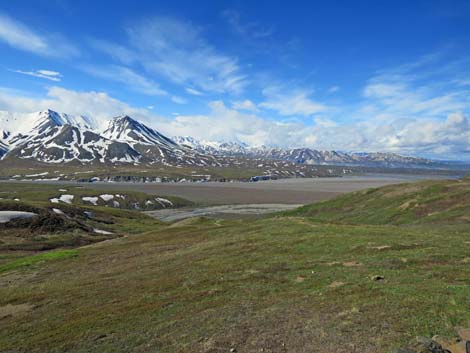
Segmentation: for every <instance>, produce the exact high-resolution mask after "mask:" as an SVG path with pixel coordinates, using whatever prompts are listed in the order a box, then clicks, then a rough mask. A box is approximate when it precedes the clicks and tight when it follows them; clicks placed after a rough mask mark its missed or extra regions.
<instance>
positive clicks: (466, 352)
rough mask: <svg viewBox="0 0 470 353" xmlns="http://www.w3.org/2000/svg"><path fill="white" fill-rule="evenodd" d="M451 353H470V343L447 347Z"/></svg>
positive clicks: (462, 342)
mask: <svg viewBox="0 0 470 353" xmlns="http://www.w3.org/2000/svg"><path fill="white" fill-rule="evenodd" d="M447 349H448V350H449V351H450V352H451V353H470V342H469V341H460V342H457V343H454V344H452V345H450V346H449V347H447Z"/></svg>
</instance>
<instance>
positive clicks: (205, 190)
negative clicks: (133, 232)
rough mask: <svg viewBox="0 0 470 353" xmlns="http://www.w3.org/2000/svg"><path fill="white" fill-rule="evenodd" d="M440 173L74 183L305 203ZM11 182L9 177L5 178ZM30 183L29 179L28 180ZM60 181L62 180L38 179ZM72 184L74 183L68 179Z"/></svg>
mask: <svg viewBox="0 0 470 353" xmlns="http://www.w3.org/2000/svg"><path fill="white" fill-rule="evenodd" d="M444 178H446V176H442V175H423V174H421V175H412V174H411V175H406V174H369V175H363V176H348V177H329V178H289V179H279V180H269V181H260V182H254V183H252V182H233V183H230V182H225V183H224V182H206V183H190V182H186V183H127V182H118V183H107V182H96V183H76V184H75V185H81V186H86V187H87V188H93V189H96V190H99V191H102V192H106V191H109V190H122V191H138V192H144V193H147V194H160V195H174V196H179V197H182V198H185V199H188V200H190V201H192V202H195V203H198V204H201V205H228V204H267V203H271V204H273V203H276V204H308V203H312V202H318V201H324V200H328V199H331V198H334V197H336V196H339V195H341V194H344V193H346V192H351V191H356V190H362V189H367V188H374V187H380V186H384V185H390V184H398V183H405V182H411V181H417V180H426V179H427V180H429V179H436V180H438V179H444ZM8 182H11V181H8ZM29 183H30V182H29ZM37 184H38V185H41V184H49V185H61V184H63V182H37ZM67 184H69V185H70V184H73V183H67Z"/></svg>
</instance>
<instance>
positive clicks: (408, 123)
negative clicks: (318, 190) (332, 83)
mask: <svg viewBox="0 0 470 353" xmlns="http://www.w3.org/2000/svg"><path fill="white" fill-rule="evenodd" d="M47 108H51V109H54V110H57V111H60V112H66V113H70V114H76V115H79V114H83V115H86V116H89V117H92V118H94V119H95V120H98V121H104V120H105V119H109V118H110V117H112V116H117V115H121V114H128V115H130V116H133V117H134V118H136V119H138V120H142V121H144V122H145V123H146V124H148V125H150V126H152V127H154V128H156V129H157V130H159V131H161V132H162V133H164V134H166V135H167V136H174V135H190V136H194V137H196V138H200V139H208V140H226V141H241V142H246V143H248V144H251V145H262V144H264V145H269V146H280V147H311V148H316V149H326V150H344V151H389V152H397V153H403V154H411V155H415V154H420V155H426V156H434V157H436V156H438V157H457V158H461V159H462V158H465V156H466V154H469V153H470V147H469V146H470V126H469V118H468V116H466V115H465V114H464V113H462V112H458V111H456V112H452V113H450V114H448V115H447V117H446V118H445V119H437V118H432V117H429V118H419V119H417V118H395V119H392V118H390V119H388V120H386V121H384V120H381V119H368V120H364V121H354V122H349V123H346V124H345V123H338V122H335V121H333V120H331V119H328V118H326V117H317V118H315V120H314V124H313V125H307V124H304V123H302V122H298V121H297V122H296V121H275V120H271V119H266V118H263V117H262V116H259V115H258V114H256V113H249V112H241V111H239V110H236V109H231V108H229V107H227V106H226V105H225V104H224V102H222V101H212V102H210V103H209V108H210V113H209V114H207V115H191V116H188V115H173V116H171V117H166V118H165V117H161V116H158V115H156V114H154V113H152V112H150V110H149V109H151V108H150V107H148V108H147V109H143V108H136V107H132V106H130V105H128V104H127V103H125V102H122V101H120V100H117V99H115V98H112V97H110V96H109V95H107V94H106V93H104V92H95V91H90V92H79V91H73V90H67V89H64V88H61V87H51V88H49V89H48V91H47V95H46V97H44V98H33V97H28V96H26V95H25V94H23V93H21V92H17V91H14V90H8V89H0V110H6V111H10V112H33V111H38V110H44V109H47ZM467 159H468V158H467Z"/></svg>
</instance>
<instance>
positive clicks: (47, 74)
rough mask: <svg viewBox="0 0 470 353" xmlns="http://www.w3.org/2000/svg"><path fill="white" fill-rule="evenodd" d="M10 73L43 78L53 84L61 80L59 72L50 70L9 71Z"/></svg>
mask: <svg viewBox="0 0 470 353" xmlns="http://www.w3.org/2000/svg"><path fill="white" fill-rule="evenodd" d="M11 71H13V72H16V73H19V74H23V75H28V76H34V77H39V78H44V79H46V80H50V81H54V82H60V80H61V78H62V74H61V73H60V72H57V71H51V70H36V71H23V70H11Z"/></svg>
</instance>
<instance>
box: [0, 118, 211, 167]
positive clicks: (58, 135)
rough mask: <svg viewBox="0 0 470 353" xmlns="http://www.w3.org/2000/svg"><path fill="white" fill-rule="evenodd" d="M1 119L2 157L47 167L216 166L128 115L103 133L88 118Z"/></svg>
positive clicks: (0, 144) (0, 150)
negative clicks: (79, 164) (46, 164)
mask: <svg viewBox="0 0 470 353" xmlns="http://www.w3.org/2000/svg"><path fill="white" fill-rule="evenodd" d="M0 118H1V119H0V128H1V129H2V130H1V131H2V132H1V135H0V137H1V139H0V157H2V158H3V159H8V160H12V159H15V158H20V159H23V160H34V161H39V162H45V163H67V162H79V163H145V164H164V165H181V166H183V165H191V166H207V165H213V166H217V165H219V163H218V162H217V160H216V159H215V158H214V157H212V156H210V155H204V154H201V153H199V152H197V151H194V150H192V149H189V148H186V147H184V146H180V145H178V144H177V143H175V142H174V141H172V140H171V139H169V138H168V137H166V136H164V135H162V134H160V133H159V132H158V131H156V130H154V129H152V128H149V127H148V126H146V125H144V124H142V123H139V122H138V121H136V120H134V119H132V118H131V117H129V116H120V117H116V118H114V119H111V120H110V121H109V123H108V125H107V127H106V129H105V130H104V131H103V132H100V131H99V130H97V124H95V123H94V122H93V120H91V119H87V118H85V117H83V116H79V117H74V116H70V115H67V114H60V113H57V112H55V111H52V110H47V111H43V112H39V113H34V114H28V115H22V116H19V115H12V114H3V115H1V116H0ZM21 118H23V120H20V119H21ZM18 126H20V127H19V128H18ZM7 129H8V130H7Z"/></svg>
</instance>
